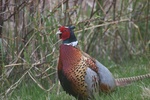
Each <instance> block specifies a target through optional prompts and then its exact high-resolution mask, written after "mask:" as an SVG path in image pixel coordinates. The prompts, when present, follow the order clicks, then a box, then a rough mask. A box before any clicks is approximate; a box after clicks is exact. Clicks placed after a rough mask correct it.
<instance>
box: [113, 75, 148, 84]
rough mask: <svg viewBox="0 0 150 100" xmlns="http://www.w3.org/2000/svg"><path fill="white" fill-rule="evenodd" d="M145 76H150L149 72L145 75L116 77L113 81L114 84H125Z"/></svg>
mask: <svg viewBox="0 0 150 100" xmlns="http://www.w3.org/2000/svg"><path fill="white" fill-rule="evenodd" d="M145 78H150V73H149V74H145V75H139V76H134V77H127V78H117V79H115V82H116V86H126V85H129V84H131V83H132V82H135V81H139V80H142V79H145Z"/></svg>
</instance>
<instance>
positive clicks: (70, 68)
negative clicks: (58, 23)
mask: <svg viewBox="0 0 150 100" xmlns="http://www.w3.org/2000/svg"><path fill="white" fill-rule="evenodd" d="M57 34H59V36H60V39H62V40H63V44H61V45H60V51H59V52H60V55H59V62H58V67H57V69H58V78H59V80H60V83H61V85H62V87H63V89H64V90H65V91H66V92H67V93H68V94H70V95H72V96H74V97H75V98H77V99H78V100H89V99H94V96H95V95H97V94H98V95H99V94H100V92H110V91H113V90H114V89H115V87H116V86H125V85H127V84H129V83H131V82H133V81H136V80H141V79H143V78H149V77H150V74H147V75H142V76H137V77H131V78H120V79H114V77H113V75H112V74H111V72H110V71H109V70H108V69H107V68H106V67H105V66H104V65H102V64H101V63H100V62H98V61H97V60H96V59H94V58H92V57H90V56H89V55H88V54H86V53H84V52H83V51H81V50H80V49H78V48H77V47H76V46H77V44H78V41H77V39H76V37H75V35H74V33H73V27H64V26H62V27H60V29H59V32H57Z"/></svg>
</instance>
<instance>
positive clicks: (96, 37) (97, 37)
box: [0, 0, 150, 98]
mask: <svg viewBox="0 0 150 100" xmlns="http://www.w3.org/2000/svg"><path fill="white" fill-rule="evenodd" d="M149 19H150V1H149V0H1V2H0V96H1V97H2V98H6V97H8V96H10V95H11V94H12V93H13V92H14V91H15V90H16V88H17V87H18V86H19V85H21V84H22V83H24V82H25V83H26V84H30V83H36V84H37V86H38V87H40V88H41V89H42V90H44V91H52V90H53V89H54V86H55V90H56V91H57V93H59V91H60V85H59V83H58V79H57V74H56V72H57V69H56V66H57V59H58V56H59V44H60V43H61V42H60V40H58V37H57V36H56V35H55V33H56V32H57V30H58V27H59V26H60V25H65V26H67V25H74V26H75V27H76V29H75V34H76V36H77V38H78V40H79V44H80V48H81V49H82V50H83V51H85V52H87V53H88V54H90V55H91V56H92V57H94V58H96V59H98V60H99V61H101V62H103V63H104V64H106V63H107V64H106V65H108V68H112V69H113V68H115V66H116V65H118V64H121V63H127V62H128V61H129V60H133V59H135V58H139V59H140V60H142V61H143V59H144V60H146V61H148V63H147V65H146V66H149V65H150V63H149V59H150V20H149ZM135 63H136V62H135ZM109 64H111V66H110V65H109ZM148 72H150V68H149V67H148V70H147V73H148ZM144 73H146V72H143V74H144ZM115 77H118V75H117V74H115ZM56 85H57V86H56Z"/></svg>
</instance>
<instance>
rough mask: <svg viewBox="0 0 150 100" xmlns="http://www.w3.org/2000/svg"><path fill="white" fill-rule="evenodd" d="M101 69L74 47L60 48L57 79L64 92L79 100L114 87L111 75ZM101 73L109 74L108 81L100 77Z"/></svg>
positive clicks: (97, 63)
mask: <svg viewBox="0 0 150 100" xmlns="http://www.w3.org/2000/svg"><path fill="white" fill-rule="evenodd" d="M97 65H98V66H97ZM103 67H104V66H103V65H100V63H99V62H98V61H96V60H94V59H92V58H90V56H88V55H87V54H83V53H82V52H81V51H80V50H79V49H78V48H76V47H73V46H70V45H64V44H62V45H61V46H60V57H59V64H58V77H59V79H60V82H61V85H62V87H63V88H64V90H65V91H66V92H67V93H69V94H71V95H73V96H74V97H77V98H78V99H79V100H80V99H81V100H83V99H87V98H92V96H93V95H94V93H99V92H100V90H102V91H106V92H108V91H110V90H112V89H113V88H114V87H115V81H114V79H113V77H112V75H111V73H110V72H109V70H108V69H107V68H103ZM101 71H104V72H107V71H108V72H109V73H110V74H109V75H110V76H109V75H108V79H105V77H107V76H104V75H102V74H101ZM108 72H107V73H108ZM109 77H111V78H110V79H109ZM100 78H101V79H100ZM109 81H111V82H109ZM109 83H113V84H109Z"/></svg>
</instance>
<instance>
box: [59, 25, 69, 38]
mask: <svg viewBox="0 0 150 100" xmlns="http://www.w3.org/2000/svg"><path fill="white" fill-rule="evenodd" d="M59 30H60V32H61V33H62V34H60V39H62V40H66V39H68V38H69V37H70V30H69V28H67V27H64V26H61V27H60V28H59Z"/></svg>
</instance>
